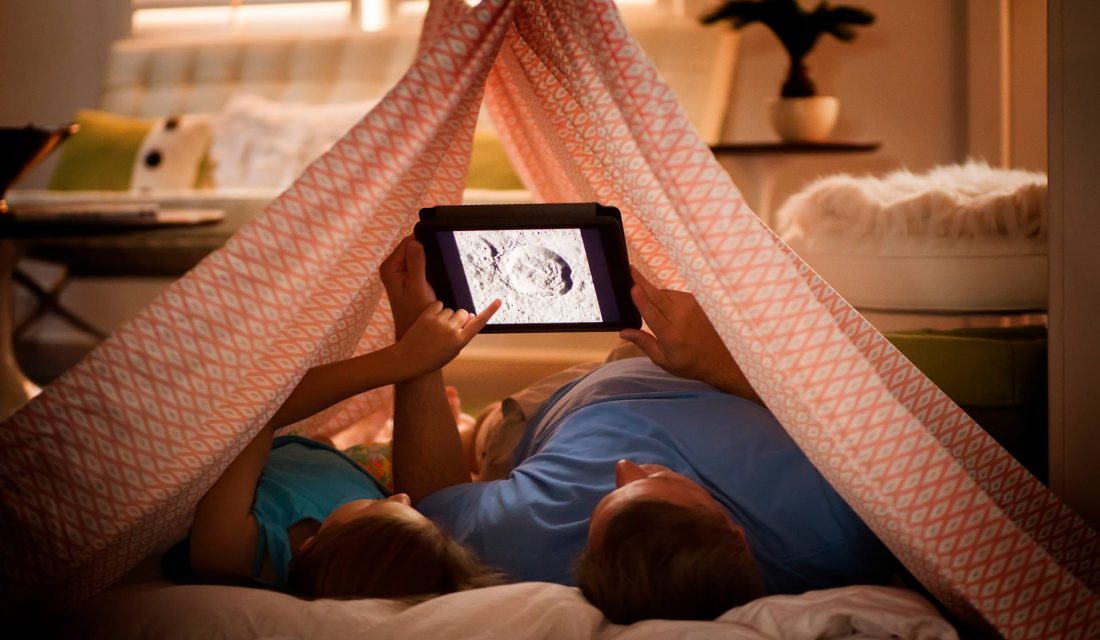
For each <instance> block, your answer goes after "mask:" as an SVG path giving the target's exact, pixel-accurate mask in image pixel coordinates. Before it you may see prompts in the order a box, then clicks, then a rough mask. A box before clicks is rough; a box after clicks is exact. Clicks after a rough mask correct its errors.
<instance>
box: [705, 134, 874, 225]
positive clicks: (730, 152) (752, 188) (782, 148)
mask: <svg viewBox="0 0 1100 640" xmlns="http://www.w3.org/2000/svg"><path fill="white" fill-rule="evenodd" d="M881 146H882V145H881V144H880V143H878V142H731V143H722V144H715V145H711V147H710V150H711V151H712V152H714V155H715V157H716V158H718V161H719V162H722V161H723V160H724V159H726V158H730V159H732V160H733V161H734V163H735V165H736V168H737V169H739V170H740V171H739V172H740V173H741V178H742V180H740V181H739V182H738V185H737V186H738V188H740V189H741V193H742V194H743V195H744V196H745V200H746V201H747V202H748V204H749V206H750V207H752V209H753V211H754V212H755V213H756V215H758V216H760V219H761V220H763V221H764V222H765V223H767V224H768V226H773V224H774V222H775V221H774V220H772V219H771V218H772V213H773V212H772V206H773V203H772V199H773V197H774V195H775V184H776V181H777V180H778V177H779V175H780V170H781V169H783V167H784V166H786V165H787V163H788V162H789V161H790V160H791V159H793V158H796V157H798V156H806V155H827V154H850V153H870V152H872V151H876V150H878V148H879V147H881ZM723 164H724V163H723Z"/></svg>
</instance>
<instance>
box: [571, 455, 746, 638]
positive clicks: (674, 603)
mask: <svg viewBox="0 0 1100 640" xmlns="http://www.w3.org/2000/svg"><path fill="white" fill-rule="evenodd" d="M615 484H616V486H617V487H618V488H617V489H616V490H615V491H612V492H611V493H609V494H608V495H607V496H606V497H605V498H604V499H603V500H601V501H600V503H599V504H598V505H596V508H595V510H593V512H592V520H591V522H590V525H589V529H588V546H587V548H586V549H585V551H584V553H583V554H582V556H581V558H580V560H579V561H578V563H577V585H578V586H579V587H580V589H581V592H582V593H584V595H585V597H586V598H588V600H589V601H590V602H592V603H593V604H594V605H596V606H597V607H599V608H600V610H602V611H603V612H604V615H606V616H607V617H608V619H610V620H611V621H612V622H616V623H619V624H630V623H632V622H636V621H638V620H643V619H646V618H668V619H714V618H716V617H718V616H719V615H721V614H722V613H724V612H725V611H727V610H728V609H730V608H732V607H735V606H738V605H740V604H743V603H745V602H748V601H750V600H753V599H755V598H758V597H760V596H763V595H766V590H765V588H764V584H763V582H762V580H761V579H760V572H759V570H758V569H757V566H756V561H755V560H753V558H752V554H751V553H750V552H749V547H748V543H747V541H746V539H745V532H744V530H743V529H742V528H741V527H739V526H737V525H736V524H735V523H734V522H733V520H732V519H731V518H730V516H729V514H728V513H727V512H726V510H725V509H724V508H723V507H722V505H720V504H719V503H718V502H717V501H716V500H715V499H714V498H712V497H711V496H710V494H709V493H707V491H706V490H705V489H703V488H702V487H700V486H699V485H698V484H696V483H695V482H693V481H691V480H690V479H688V478H687V477H685V476H683V475H680V474H678V473H676V472H674V471H672V470H670V469H667V468H665V467H662V466H660V465H637V464H634V463H633V462H630V461H628V460H621V461H619V464H618V465H617V466H616V468H615Z"/></svg>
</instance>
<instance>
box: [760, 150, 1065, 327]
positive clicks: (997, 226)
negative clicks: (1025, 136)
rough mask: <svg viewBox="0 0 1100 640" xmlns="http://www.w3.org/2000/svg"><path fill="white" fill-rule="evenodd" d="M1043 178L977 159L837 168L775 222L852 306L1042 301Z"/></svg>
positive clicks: (978, 307)
mask: <svg viewBox="0 0 1100 640" xmlns="http://www.w3.org/2000/svg"><path fill="white" fill-rule="evenodd" d="M1046 189H1047V180H1046V176H1045V175H1043V174H1041V173H1032V172H1027V171H1017V170H1005V169H993V168H991V167H989V166H988V165H986V164H985V163H981V162H968V163H966V164H964V165H950V166H944V167H936V168H935V169H933V170H931V171H930V172H928V173H926V174H913V173H911V172H909V171H905V170H902V171H896V172H894V173H891V174H889V175H887V176H884V177H882V178H876V177H855V176H850V175H838V176H830V177H827V178H822V179H820V180H817V181H816V182H814V183H812V184H810V185H809V186H808V187H806V188H805V189H804V190H802V191H801V192H800V193H797V194H795V195H793V196H791V198H790V199H789V200H788V201H787V202H786V203H784V205H783V207H782V208H781V209H780V210H779V211H778V212H777V214H776V220H777V224H776V228H777V231H778V233H779V234H780V236H781V237H782V238H783V240H784V241H786V242H787V243H788V244H789V245H790V246H791V248H793V249H794V250H795V251H797V252H798V253H799V255H801V256H802V257H803V258H804V259H805V260H806V261H807V262H808V263H809V264H810V266H811V267H813V268H814V270H815V271H817V272H818V273H819V274H820V275H821V276H822V277H823V278H825V280H826V281H827V282H829V284H831V285H832V286H833V288H835V289H836V290H837V291H838V292H840V294H841V295H843V296H844V297H845V298H847V299H848V301H849V302H851V303H852V304H853V305H855V306H856V307H859V308H863V309H875V310H893V311H933V312H951V313H956V312H972V311H1022V310H1040V309H1044V308H1045V307H1046V298H1047V210H1046Z"/></svg>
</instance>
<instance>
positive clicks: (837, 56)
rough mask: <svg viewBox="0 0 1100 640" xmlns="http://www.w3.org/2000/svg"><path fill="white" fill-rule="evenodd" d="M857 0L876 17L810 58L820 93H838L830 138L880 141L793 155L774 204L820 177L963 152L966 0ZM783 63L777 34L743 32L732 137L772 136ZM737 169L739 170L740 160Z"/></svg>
mask: <svg viewBox="0 0 1100 640" xmlns="http://www.w3.org/2000/svg"><path fill="white" fill-rule="evenodd" d="M852 4H855V5H858V6H861V7H865V8H867V9H869V10H870V11H872V12H873V13H874V14H875V16H876V21H875V24H874V25H872V26H870V27H867V28H861V29H859V35H858V36H857V37H856V39H855V40H853V41H852V42H847V43H845V42H840V41H838V40H836V39H835V38H833V37H832V36H823V37H822V38H821V40H820V41H819V42H818V46H817V48H815V49H814V51H813V52H812V53H811V54H810V56H809V57H808V58H807V64H808V66H809V68H810V76H811V78H812V79H813V80H814V82H815V83H816V85H817V88H818V92H819V93H821V94H825V95H833V96H837V97H839V98H840V100H841V108H840V120H839V123H838V125H837V128H836V131H835V133H834V136H833V137H834V138H835V139H838V140H845V141H854V142H879V143H881V144H882V147H881V149H880V150H879V151H877V152H875V153H871V154H860V155H844V156H839V155H834V156H812V157H809V156H804V157H801V158H797V159H794V160H791V161H789V162H787V166H786V167H785V168H784V169H783V171H782V174H781V175H779V176H778V179H777V185H776V189H775V197H774V199H773V202H774V203H775V204H777V205H778V204H780V203H782V201H783V200H784V199H785V197H786V196H787V195H789V194H791V193H793V192H795V191H797V190H799V189H800V188H801V187H802V186H803V185H804V184H805V183H806V182H809V181H810V180H812V179H813V178H814V177H816V176H818V175H821V174H829V173H837V172H849V173H865V172H875V173H881V172H884V171H889V170H892V169H896V168H898V167H899V166H905V167H908V168H909V169H912V170H914V171H919V170H923V169H927V168H929V167H931V166H934V165H936V164H943V163H950V162H954V161H957V160H961V159H962V158H964V157H965V155H966V149H965V141H966V126H967V122H966V65H965V59H966V56H965V52H966V11H965V9H966V5H965V2H963V1H962V0H921V1H920V2H898V1H897V0H858V1H853V2H852ZM803 5H804V6H809V3H807V2H803ZM786 68H787V57H786V54H785V53H784V52H783V49H782V47H781V46H780V44H779V42H778V40H776V39H775V37H774V36H773V35H772V33H771V31H769V30H768V29H767V28H766V27H764V26H763V25H760V24H754V25H750V26H748V27H746V28H744V29H743V30H742V43H741V52H740V57H739V62H738V68H737V71H736V73H737V76H736V79H735V82H734V93H733V105H732V111H731V113H730V117H729V119H728V121H727V126H726V139H727V140H729V141H736V142H746V141H762V140H775V139H776V136H775V134H774V133H772V129H771V125H770V121H769V115H768V105H769V103H770V102H772V101H774V100H775V99H776V98H777V97H778V96H779V87H780V84H781V83H782V81H783V78H784V76H785V74H786ZM729 164H732V165H735V164H736V163H735V162H733V163H729ZM732 168H733V170H734V172H735V176H736V172H737V167H736V166H734V167H732ZM749 204H750V206H752V205H755V204H756V203H754V202H751V201H750V202H749Z"/></svg>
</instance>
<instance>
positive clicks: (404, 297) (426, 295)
mask: <svg viewBox="0 0 1100 640" xmlns="http://www.w3.org/2000/svg"><path fill="white" fill-rule="evenodd" d="M426 271H427V266H426V263H425V259H424V247H423V245H421V244H420V243H419V242H417V241H416V240H415V239H413V237H412V236H408V237H406V238H405V239H404V240H402V241H401V243H400V244H398V245H397V248H396V249H394V250H393V253H391V254H390V255H389V256H388V257H387V258H386V259H385V260H383V261H382V264H381V266H379V268H378V274H379V275H380V276H381V277H382V286H384V287H385V288H386V296H387V297H388V298H389V299H390V308H391V309H392V311H393V324H394V330H395V334H396V337H397V339H398V340H400V339H401V337H402V336H404V335H405V332H406V331H408V330H409V327H410V326H411V325H412V323H413V322H414V321H415V320H416V318H417V316H418V315H419V314H420V312H421V311H423V310H424V308H425V307H427V306H428V305H429V304H431V303H432V302H433V301H434V300H435V292H434V291H432V286H431V285H430V284H428V278H427V276H426Z"/></svg>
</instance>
